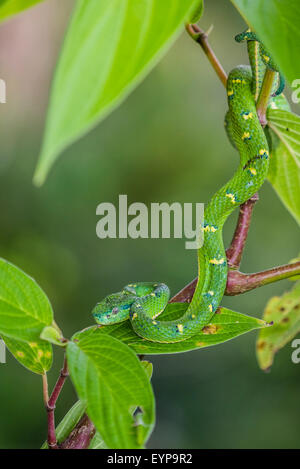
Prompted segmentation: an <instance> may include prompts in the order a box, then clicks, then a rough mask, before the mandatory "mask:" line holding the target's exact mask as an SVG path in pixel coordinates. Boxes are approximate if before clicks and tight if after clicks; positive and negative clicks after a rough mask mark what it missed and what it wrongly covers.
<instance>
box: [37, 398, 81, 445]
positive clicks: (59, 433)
mask: <svg viewBox="0 0 300 469" xmlns="http://www.w3.org/2000/svg"><path fill="white" fill-rule="evenodd" d="M85 410H86V404H85V403H84V402H81V401H77V402H75V404H74V405H73V406H72V407H71V409H70V410H69V411H68V412H67V414H66V415H65V416H64V418H63V419H62V421H61V422H60V423H59V424H58V426H57V427H56V429H55V433H56V438H57V442H58V443H59V444H60V443H62V442H63V441H65V439H66V438H67V437H68V436H69V435H70V433H71V431H72V430H73V429H74V428H75V427H76V425H77V424H78V422H79V421H80V419H81V417H82V416H83V414H84V413H85ZM41 449H48V444H47V441H45V442H44V444H43V446H42V447H41Z"/></svg>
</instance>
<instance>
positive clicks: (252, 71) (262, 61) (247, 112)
mask: <svg viewBox="0 0 300 469" xmlns="http://www.w3.org/2000/svg"><path fill="white" fill-rule="evenodd" d="M235 39H236V41H237V42H242V41H247V46H248V54H249V61H250V67H249V66H244V65H240V66H238V67H236V68H234V69H233V70H232V71H231V72H230V74H229V76H228V80H227V97H228V107H229V110H228V112H227V114H226V119H225V125H226V130H227V134H228V137H229V139H230V141H231V143H232V144H233V146H234V147H235V148H236V149H237V151H238V152H239V155H240V163H239V166H238V168H237V171H236V172H235V174H234V175H233V177H232V178H231V179H230V180H229V181H228V182H227V184H225V185H224V186H223V187H222V188H221V189H219V190H218V192H216V193H215V194H214V196H213V197H212V199H211V200H210V202H209V203H208V205H207V206H206V208H205V213H204V223H203V225H202V230H203V231H204V244H203V246H202V247H201V248H200V249H199V250H198V283H197V286H196V289H195V293H194V296H193V299H192V301H191V303H190V305H189V307H188V309H187V311H186V312H185V314H184V315H183V316H182V317H181V318H179V319H177V320H174V321H159V320H158V319H157V317H158V316H159V315H160V314H161V312H162V311H163V310H164V309H165V307H166V305H167V303H168V300H169V296H170V292H169V289H168V287H167V286H166V285H165V284H163V283H151V282H139V283H135V284H130V285H127V286H126V287H124V289H123V290H122V291H121V292H118V293H114V294H112V295H109V296H107V297H106V298H105V299H104V300H103V301H101V302H100V303H98V304H97V305H96V306H95V308H94V309H93V311H92V314H93V316H94V318H95V321H96V322H97V323H98V324H101V325H110V324H115V323H118V322H122V321H125V320H127V319H128V318H130V321H131V325H132V327H133V329H134V331H135V332H136V333H137V334H138V335H139V336H141V337H143V338H144V339H147V340H150V341H153V342H165V343H172V342H179V341H182V340H185V339H187V338H189V337H191V336H193V335H194V334H196V333H198V332H199V331H200V330H201V329H202V328H203V327H204V326H205V325H207V324H208V323H209V321H210V319H211V318H212V316H213V314H214V313H215V311H216V309H217V308H218V306H219V305H220V302H221V299H222V297H223V295H224V291H225V287H226V282H227V274H228V265H227V260H226V253H225V248H224V243H223V238H222V230H223V225H224V223H225V221H226V219H227V218H228V216H229V215H230V214H231V213H232V212H233V211H234V210H235V209H236V208H237V207H238V206H239V205H241V204H242V203H244V202H245V201H246V200H248V199H249V198H250V197H251V196H253V195H254V194H255V192H257V191H258V189H259V188H260V187H261V185H262V184H263V182H264V180H265V178H266V176H267V172H268V166H269V147H268V142H267V139H266V136H265V133H264V131H263V129H262V127H261V125H260V122H259V119H258V117H257V113H256V101H257V99H258V96H259V92H260V89H261V86H262V81H263V76H264V72H265V70H266V68H270V69H271V70H273V71H276V72H277V73H276V75H277V79H276V83H275V87H276V88H275V89H274V96H275V95H279V94H280V93H281V92H282V90H283V87H284V81H283V79H282V77H281V75H280V74H279V71H278V68H277V66H276V64H275V63H274V61H273V60H272V58H271V56H270V55H269V54H268V53H267V52H266V50H265V48H264V46H263V45H262V44H261V42H260V41H259V39H258V37H257V36H256V35H255V33H253V32H251V31H250V30H247V31H245V32H244V33H241V34H239V35H237V36H236V38H235ZM271 99H272V98H271Z"/></svg>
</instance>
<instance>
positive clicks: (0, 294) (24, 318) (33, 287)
mask: <svg viewBox="0 0 300 469" xmlns="http://www.w3.org/2000/svg"><path fill="white" fill-rule="evenodd" d="M52 322H53V312H52V308H51V305H50V303H49V300H48V298H47V296H46V295H45V293H44V292H43V291H42V290H41V288H40V287H39V286H38V284H37V283H36V282H35V281H34V280H33V279H32V278H31V277H29V276H28V275H26V274H25V273H24V272H23V271H22V270H20V269H18V268H17V267H15V266H14V265H13V264H10V263H9V262H7V261H5V260H4V259H1V258H0V334H1V335H2V334H3V335H5V336H8V337H10V338H13V339H16V340H23V341H28V342H31V341H34V342H37V341H39V339H40V334H41V332H42V330H43V329H44V327H45V326H50V325H51V324H52Z"/></svg>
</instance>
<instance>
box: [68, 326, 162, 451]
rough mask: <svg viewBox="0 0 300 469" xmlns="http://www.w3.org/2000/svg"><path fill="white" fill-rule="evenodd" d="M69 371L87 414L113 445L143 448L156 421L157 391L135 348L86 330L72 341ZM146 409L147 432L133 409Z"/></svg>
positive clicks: (144, 411) (144, 415)
mask: <svg viewBox="0 0 300 469" xmlns="http://www.w3.org/2000/svg"><path fill="white" fill-rule="evenodd" d="M67 357H68V365H69V370H70V375H71V378H72V380H73V383H74V385H75V388H76V391H77V393H78V396H79V398H80V399H81V400H82V401H83V402H85V403H86V404H87V414H88V415H89V417H90V418H91V420H92V421H93V422H94V424H95V426H96V429H97V430H98V432H99V433H100V435H101V437H102V439H103V441H104V442H105V444H106V445H107V446H108V447H109V448H111V449H126V448H127V449H134V448H141V447H142V446H143V444H144V441H146V439H147V438H148V437H149V435H150V433H151V431H152V428H153V424H154V414H155V410H154V397H153V392H152V389H151V385H150V382H149V378H148V376H147V373H146V372H145V370H144V368H143V366H142V365H141V363H140V361H139V359H138V358H137V356H136V355H135V353H134V352H133V351H132V350H130V349H129V348H128V347H127V346H126V345H125V344H123V343H122V342H120V341H119V340H117V339H115V338H114V337H110V336H109V335H105V334H103V335H101V336H100V337H99V336H95V337H93V336H89V335H86V336H84V335H83V336H82V337H81V338H80V340H79V341H78V342H77V343H75V342H69V343H68V345H67ZM137 407H139V408H140V409H142V411H143V432H142V433H141V431H140V430H141V429H140V425H138V426H137V425H136V424H135V418H134V415H133V413H134V411H135V409H136V408H137Z"/></svg>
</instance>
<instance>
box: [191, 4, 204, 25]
mask: <svg viewBox="0 0 300 469" xmlns="http://www.w3.org/2000/svg"><path fill="white" fill-rule="evenodd" d="M203 10H204V3H203V0H201V1H200V2H199V5H197V7H196V9H195V10H193V12H192V15H191V17H190V19H189V22H190V23H197V21H199V20H200V18H201V16H202V15H203Z"/></svg>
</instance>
